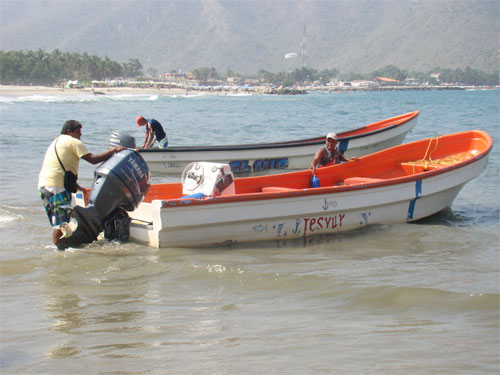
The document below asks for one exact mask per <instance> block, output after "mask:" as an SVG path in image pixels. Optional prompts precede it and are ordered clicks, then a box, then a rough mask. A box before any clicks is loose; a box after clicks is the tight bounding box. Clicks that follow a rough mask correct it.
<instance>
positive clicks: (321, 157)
mask: <svg viewBox="0 0 500 375" xmlns="http://www.w3.org/2000/svg"><path fill="white" fill-rule="evenodd" d="M337 141H338V137H337V134H335V133H328V134H327V136H326V140H325V145H324V146H323V147H321V148H320V149H319V150H318V151H316V154H315V155H314V158H313V160H312V161H311V166H310V167H309V169H312V170H313V171H314V170H316V168H318V167H326V166H328V165H334V164H339V163H340V162H341V161H349V160H348V159H346V158H345V156H344V155H342V153H341V152H340V150H339V148H338V142H337ZM350 160H356V161H358V158H357V157H352V158H351V159H350ZM318 164H319V165H318Z"/></svg>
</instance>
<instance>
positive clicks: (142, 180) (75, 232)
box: [57, 149, 150, 249]
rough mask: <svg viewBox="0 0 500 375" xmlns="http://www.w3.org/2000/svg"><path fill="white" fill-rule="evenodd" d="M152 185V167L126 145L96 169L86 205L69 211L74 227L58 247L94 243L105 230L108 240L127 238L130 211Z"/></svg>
mask: <svg viewBox="0 0 500 375" xmlns="http://www.w3.org/2000/svg"><path fill="white" fill-rule="evenodd" d="M149 185H150V174H149V168H148V165H147V164H146V162H145V161H144V159H143V158H142V156H141V155H140V154H139V153H138V152H136V151H133V150H129V149H127V150H123V151H120V152H118V153H116V154H114V155H113V156H112V157H111V158H109V159H108V160H107V161H105V162H104V163H102V164H101V165H100V166H99V167H98V168H97V169H96V171H95V173H94V181H93V184H92V188H91V189H90V193H89V197H88V204H87V206H86V207H80V206H76V207H74V208H73V209H72V210H71V211H70V213H69V215H70V217H71V222H70V224H68V225H71V228H70V229H69V230H68V232H67V233H68V234H66V238H64V239H63V240H62V241H61V242H59V244H58V245H57V247H58V248H59V249H65V248H67V247H77V246H79V245H82V244H87V243H91V242H93V241H95V240H96V239H97V236H98V235H99V233H101V232H102V231H104V235H105V237H106V238H107V239H108V240H113V239H119V240H120V241H126V240H127V239H128V237H129V233H130V232H129V230H130V218H129V217H128V214H127V211H133V210H135V209H136V208H137V206H138V205H139V204H140V203H141V202H142V199H143V198H144V195H145V194H146V192H147V190H148V188H149ZM62 231H63V233H65V232H66V231H65V230H63V229H62Z"/></svg>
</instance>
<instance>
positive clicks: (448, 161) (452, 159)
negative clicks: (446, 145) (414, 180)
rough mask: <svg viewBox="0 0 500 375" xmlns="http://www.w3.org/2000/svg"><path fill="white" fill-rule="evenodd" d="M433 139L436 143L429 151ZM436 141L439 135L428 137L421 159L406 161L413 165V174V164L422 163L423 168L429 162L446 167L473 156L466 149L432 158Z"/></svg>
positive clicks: (427, 165) (426, 166) (437, 141)
mask: <svg viewBox="0 0 500 375" xmlns="http://www.w3.org/2000/svg"><path fill="white" fill-rule="evenodd" d="M433 140H435V141H436V143H435V146H434V148H433V149H432V151H431V152H430V153H429V150H430V149H431V145H432V141H433ZM438 143H439V137H432V138H431V139H429V144H428V145H427V150H426V151H425V154H424V157H423V158H422V159H419V160H416V161H409V162H408V164H412V165H413V174H415V166H416V165H417V164H423V167H424V170H425V169H427V168H428V167H429V164H432V166H433V167H434V166H439V167H446V166H449V165H453V164H457V163H460V162H462V161H464V160H467V159H469V158H470V157H472V156H473V155H472V154H471V153H470V152H468V151H466V152H461V153H458V154H454V155H450V156H446V157H444V158H441V159H436V160H433V159H432V154H433V153H434V151H436V149H437V147H438Z"/></svg>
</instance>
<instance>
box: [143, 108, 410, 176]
mask: <svg viewBox="0 0 500 375" xmlns="http://www.w3.org/2000/svg"><path fill="white" fill-rule="evenodd" d="M398 118H399V117H396V118H395V119H396V120H395V121H398V120H397V119H398ZM399 121H400V120H399ZM416 124H417V116H416V115H415V116H414V117H412V118H411V119H410V120H408V121H406V122H404V123H402V124H400V125H398V126H392V127H390V126H389V127H387V129H378V130H376V131H372V132H368V133H366V134H358V135H356V136H351V137H346V138H342V136H341V135H339V143H340V145H339V147H340V149H341V150H342V151H344V150H345V151H344V155H345V156H346V157H347V158H351V157H353V156H357V157H360V156H364V155H368V154H371V153H374V152H376V151H380V150H383V149H386V148H389V147H392V146H396V145H399V144H401V143H402V142H403V139H404V138H405V136H406V135H407V134H408V132H410V131H411V130H412V129H413V128H414V127H415V126H416ZM323 144H324V140H322V141H317V142H293V143H290V144H288V145H286V144H282V145H280V144H274V145H273V146H270V147H264V146H265V145H264V144H262V145H239V146H238V145H235V146H227V147H224V146H212V147H211V146H197V147H169V148H167V149H165V150H159V149H153V150H141V156H142V157H143V158H144V160H145V161H146V163H147V164H148V167H149V170H150V172H151V173H152V174H153V175H158V174H177V175H180V173H182V171H183V170H184V168H185V167H186V166H187V165H188V164H190V163H192V162H196V161H202V160H203V161H207V162H214V163H220V164H229V165H230V167H231V170H232V171H233V172H259V171H266V170H299V169H305V168H308V167H309V165H310V163H311V160H312V158H313V156H314V154H315V153H316V151H317V150H318V148H320V147H321V146H322V145H323ZM253 146H255V147H253Z"/></svg>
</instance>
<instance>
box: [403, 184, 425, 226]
mask: <svg viewBox="0 0 500 375" xmlns="http://www.w3.org/2000/svg"><path fill="white" fill-rule="evenodd" d="M421 195H422V180H417V181H415V198H414V199H412V200H411V201H410V205H409V206H408V216H407V218H406V220H412V219H413V213H414V211H415V203H416V202H417V199H418V198H420V196H421Z"/></svg>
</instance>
